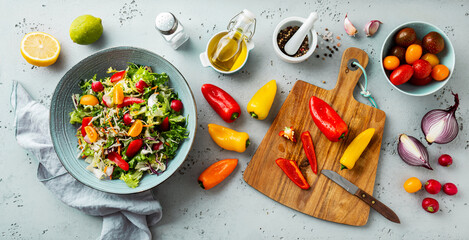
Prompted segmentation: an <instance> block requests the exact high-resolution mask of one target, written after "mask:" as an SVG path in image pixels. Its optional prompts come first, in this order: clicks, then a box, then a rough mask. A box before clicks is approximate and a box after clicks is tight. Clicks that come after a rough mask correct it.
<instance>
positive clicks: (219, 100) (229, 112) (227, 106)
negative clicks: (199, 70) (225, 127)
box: [202, 84, 241, 123]
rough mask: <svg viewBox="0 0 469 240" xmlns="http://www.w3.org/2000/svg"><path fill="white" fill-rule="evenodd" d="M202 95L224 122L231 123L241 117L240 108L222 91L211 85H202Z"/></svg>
mask: <svg viewBox="0 0 469 240" xmlns="http://www.w3.org/2000/svg"><path fill="white" fill-rule="evenodd" d="M202 94H203V95H204V97H205V100H207V102H208V103H209V104H210V106H212V108H213V110H215V112H217V113H218V115H220V117H221V118H222V119H223V120H225V122H227V123H230V122H233V121H234V120H236V119H237V118H238V117H239V116H240V115H241V108H240V107H239V105H238V103H237V102H236V100H234V98H233V97H232V96H231V95H230V94H228V93H227V92H225V91H223V89H221V88H219V87H217V86H215V85H212V84H204V85H202Z"/></svg>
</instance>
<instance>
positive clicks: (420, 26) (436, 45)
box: [381, 21, 455, 96]
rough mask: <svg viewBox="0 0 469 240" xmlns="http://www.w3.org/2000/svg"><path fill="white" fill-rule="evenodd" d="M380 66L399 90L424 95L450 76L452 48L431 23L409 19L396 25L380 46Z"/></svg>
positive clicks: (452, 64)
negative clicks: (410, 20)
mask: <svg viewBox="0 0 469 240" xmlns="http://www.w3.org/2000/svg"><path fill="white" fill-rule="evenodd" d="M381 60H382V64H381V69H382V70H383V73H384V75H385V76H386V80H387V81H388V82H389V84H391V85H392V86H393V87H395V88H396V89H397V90H398V91H400V92H402V93H405V94H407V95H411V96H425V95H429V94H432V93H434V92H436V91H438V90H439V89H441V88H442V87H443V86H444V85H445V84H446V83H447V82H448V81H449V79H450V78H451V75H452V73H453V70H454V64H455V54H454V48H453V45H452V44H451V41H450V40H449V38H448V36H446V34H445V33H444V32H443V31H442V30H441V29H439V28H438V27H436V26H435V25H432V24H430V23H426V22H419V21H415V22H408V23H404V24H402V25H400V26H398V27H396V28H395V29H394V30H393V31H392V32H391V33H389V35H388V36H387V37H386V40H385V41H384V43H383V46H382V48H381Z"/></svg>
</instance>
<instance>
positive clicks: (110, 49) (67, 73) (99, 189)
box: [49, 46, 197, 195]
mask: <svg viewBox="0 0 469 240" xmlns="http://www.w3.org/2000/svg"><path fill="white" fill-rule="evenodd" d="M119 50H125V51H138V52H144V53H147V54H149V55H155V56H158V57H160V58H161V59H163V60H164V61H165V62H167V63H168V64H169V65H170V66H171V67H172V68H174V70H175V71H176V72H177V73H178V74H179V75H181V77H182V79H183V80H184V83H185V84H186V86H187V88H188V89H189V92H190V93H191V97H192V100H193V101H194V111H195V114H196V116H194V119H195V125H194V126H195V128H194V137H193V139H192V140H191V141H190V146H189V148H188V149H189V150H188V152H187V154H186V155H185V156H184V159H183V160H182V161H181V162H180V163H179V165H178V166H176V168H175V169H174V172H172V173H171V174H169V175H168V176H166V178H164V179H163V180H162V181H161V182H160V183H158V184H156V185H155V186H152V187H149V188H147V189H141V190H137V191H136V190H135V188H129V192H113V191H109V190H106V189H101V188H96V187H95V186H93V185H92V184H88V183H85V182H83V181H81V180H80V179H79V178H78V177H77V176H75V174H74V173H73V172H72V171H69V170H68V168H67V167H66V165H65V164H64V161H63V160H62V158H61V157H60V156H59V154H58V153H57V146H56V142H57V141H58V139H57V138H56V136H55V135H54V134H53V131H52V129H53V125H54V124H53V123H55V121H54V120H53V119H54V118H52V111H50V110H51V109H52V107H53V106H54V104H53V102H54V101H57V97H58V91H56V90H57V89H59V88H60V87H61V86H62V85H63V84H64V81H63V79H65V77H68V75H69V74H70V72H71V71H72V69H74V68H76V67H77V66H78V65H79V64H82V63H84V62H86V61H89V60H90V59H91V58H94V57H97V56H99V55H101V54H104V53H108V52H113V51H119ZM49 134H50V136H51V139H52V145H53V147H54V151H55V152H56V154H57V158H58V159H59V161H60V163H61V164H62V166H63V167H64V168H65V170H66V171H67V173H69V174H70V175H71V176H72V177H73V178H74V179H75V180H77V181H78V182H80V183H81V184H83V185H85V186H88V187H90V188H92V189H95V190H97V191H101V192H105V193H110V194H117V195H130V194H138V193H142V192H146V191H149V190H152V189H154V188H155V187H157V186H159V185H160V184H162V183H164V182H165V181H166V180H168V178H170V177H171V176H173V174H174V173H175V172H176V171H177V170H178V169H179V168H180V167H181V166H182V164H183V163H184V162H185V161H186V159H187V157H188V155H189V153H190V152H191V150H192V147H193V145H194V141H195V136H196V134H197V103H196V101H195V97H194V93H193V91H192V89H191V87H190V85H189V83H188V82H187V80H186V78H185V77H184V75H182V73H181V72H180V71H179V69H177V68H176V67H175V66H174V65H173V64H172V63H171V62H169V61H168V60H166V59H165V58H163V57H162V56H160V55H159V54H156V53H154V52H152V51H149V50H147V49H144V48H138V47H132V46H117V47H109V48H105V49H102V50H99V51H97V52H94V53H93V54H91V55H89V56H87V57H85V58H83V59H82V60H80V61H79V62H77V63H76V64H74V65H73V66H72V67H71V68H70V69H68V70H67V72H66V73H65V74H64V75H63V76H62V78H60V81H59V83H58V84H57V85H56V87H55V89H54V93H53V95H52V98H51V105H50V107H49ZM185 141H186V140H185Z"/></svg>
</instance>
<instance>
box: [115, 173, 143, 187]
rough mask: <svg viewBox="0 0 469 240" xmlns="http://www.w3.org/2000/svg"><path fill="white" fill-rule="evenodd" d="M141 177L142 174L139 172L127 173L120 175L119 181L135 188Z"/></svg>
mask: <svg viewBox="0 0 469 240" xmlns="http://www.w3.org/2000/svg"><path fill="white" fill-rule="evenodd" d="M142 176H143V172H141V171H129V172H128V173H122V174H121V176H120V178H119V179H120V180H122V181H124V182H125V184H127V186H129V187H131V188H136V187H138V183H139V182H140V179H141V178H142Z"/></svg>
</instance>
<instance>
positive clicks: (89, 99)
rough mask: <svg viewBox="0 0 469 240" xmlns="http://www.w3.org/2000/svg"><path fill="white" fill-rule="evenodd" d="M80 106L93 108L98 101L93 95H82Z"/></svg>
mask: <svg viewBox="0 0 469 240" xmlns="http://www.w3.org/2000/svg"><path fill="white" fill-rule="evenodd" d="M80 104H81V105H91V106H94V105H96V104H99V101H98V98H97V97H95V96H93V95H84V96H83V97H81V99H80Z"/></svg>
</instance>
